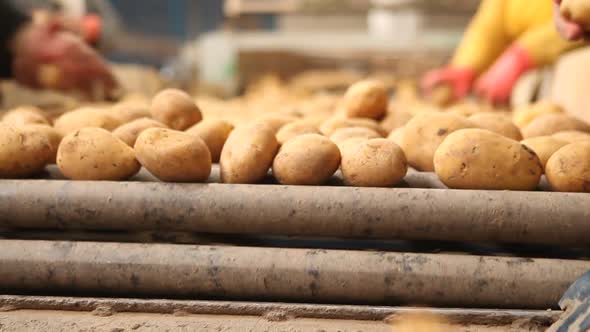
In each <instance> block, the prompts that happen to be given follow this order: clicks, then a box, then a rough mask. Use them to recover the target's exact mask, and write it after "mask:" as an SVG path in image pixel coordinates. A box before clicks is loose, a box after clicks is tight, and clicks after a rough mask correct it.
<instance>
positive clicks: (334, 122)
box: [320, 117, 386, 137]
mask: <svg viewBox="0 0 590 332" xmlns="http://www.w3.org/2000/svg"><path fill="white" fill-rule="evenodd" d="M350 127H365V128H369V129H373V130H374V131H376V132H378V133H379V134H381V135H386V133H385V131H384V130H383V128H381V126H380V125H379V122H377V121H375V120H371V119H361V118H357V119H347V118H340V117H333V118H331V119H328V120H326V121H325V122H323V123H322V125H321V126H320V132H321V133H322V134H324V136H327V137H329V136H331V135H332V134H333V133H334V132H335V131H336V130H338V129H340V128H350Z"/></svg>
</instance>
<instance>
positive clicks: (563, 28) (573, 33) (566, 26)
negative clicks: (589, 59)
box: [553, 0, 589, 40]
mask: <svg viewBox="0 0 590 332" xmlns="http://www.w3.org/2000/svg"><path fill="white" fill-rule="evenodd" d="M554 2H555V4H554V5H553V17H554V19H555V26H556V27H557V31H559V34H561V36H562V37H563V38H565V39H567V40H579V39H583V38H586V39H588V35H589V32H588V31H584V28H583V27H582V25H581V24H579V23H576V22H574V21H572V20H571V17H568V15H567V13H564V12H563V11H562V10H561V8H560V5H561V2H562V0H554ZM564 14H566V15H564Z"/></svg>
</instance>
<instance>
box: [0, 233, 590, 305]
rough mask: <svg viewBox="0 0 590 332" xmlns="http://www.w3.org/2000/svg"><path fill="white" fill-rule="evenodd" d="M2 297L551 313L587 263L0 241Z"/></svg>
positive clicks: (394, 254) (158, 245)
mask: <svg viewBox="0 0 590 332" xmlns="http://www.w3.org/2000/svg"><path fill="white" fill-rule="evenodd" d="M0 246H1V248H2V250H0V266H1V267H2V268H1V269H0V289H2V292H4V293H18V292H27V293H30V292H37V293H51V294H56V293H58V294H59V293H69V294H71V293H75V294H77V295H82V294H101V295H102V294H106V295H123V296H128V295H133V296H135V295H138V296H161V297H182V298H198V299H204V298H221V299H231V300H241V299H248V300H253V299H255V300H269V301H294V302H309V303H356V304H388V305H398V304H419V305H431V306H443V307H479V308H484V307H487V308H528V309H537V308H538V309H545V308H551V307H555V306H556V305H557V301H558V300H559V298H560V297H561V294H562V293H563V292H564V291H565V290H566V289H567V288H568V286H569V285H570V284H571V283H572V282H573V281H574V280H576V278H577V277H578V276H580V275H581V274H582V273H584V272H585V271H586V270H588V269H590V262H586V261H571V260H551V259H523V258H500V257H485V256H464V255H443V254H438V255H428V254H400V253H385V252H363V251H343V250H342V251H340V250H307V249H271V248H249V247H223V246H221V247H215V246H195V245H164V244H162V245H160V244H150V245H144V244H122V243H94V242H51V241H19V240H3V241H1V242H0Z"/></svg>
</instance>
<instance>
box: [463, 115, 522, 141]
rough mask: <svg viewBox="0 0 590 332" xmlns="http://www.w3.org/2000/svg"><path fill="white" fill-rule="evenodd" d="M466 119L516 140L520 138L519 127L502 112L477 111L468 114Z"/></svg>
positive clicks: (482, 127)
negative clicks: (470, 114)
mask: <svg viewBox="0 0 590 332" xmlns="http://www.w3.org/2000/svg"><path fill="white" fill-rule="evenodd" d="M468 119H469V121H471V122H473V123H474V124H475V125H476V126H477V127H479V128H481V129H487V130H489V131H491V132H494V133H496V134H500V135H502V136H504V137H508V138H511V139H513V140H516V141H520V140H521V139H522V134H521V133H520V129H518V127H517V126H516V125H515V124H514V123H512V120H510V117H509V116H507V115H504V114H502V113H491V112H486V113H479V114H474V115H472V116H470V117H469V118H468Z"/></svg>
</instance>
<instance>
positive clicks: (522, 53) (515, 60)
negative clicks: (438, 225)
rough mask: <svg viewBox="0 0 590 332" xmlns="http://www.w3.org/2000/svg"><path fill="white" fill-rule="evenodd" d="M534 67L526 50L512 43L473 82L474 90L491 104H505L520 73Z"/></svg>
mask: <svg viewBox="0 0 590 332" xmlns="http://www.w3.org/2000/svg"><path fill="white" fill-rule="evenodd" d="M533 67H534V63H533V59H532V58H531V56H530V55H529V53H528V51H527V50H525V49H524V48H522V47H520V46H519V45H516V44H515V45H513V46H512V47H510V48H509V49H508V50H506V51H505V52H504V54H503V55H502V56H501V57H500V58H499V59H498V60H496V63H494V65H493V66H492V67H491V68H490V69H488V71H487V72H486V73H484V74H483V75H482V76H481V77H480V78H479V80H477V82H476V83H475V92H476V93H477V94H478V95H479V96H480V97H481V98H482V99H484V100H485V101H487V102H489V103H491V104H493V105H504V104H507V103H508V101H509V99H510V95H511V94H512V89H513V88H514V86H515V85H516V82H517V81H518V79H519V78H520V77H521V75H522V74H524V73H525V72H527V71H528V70H529V69H531V68H533Z"/></svg>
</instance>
